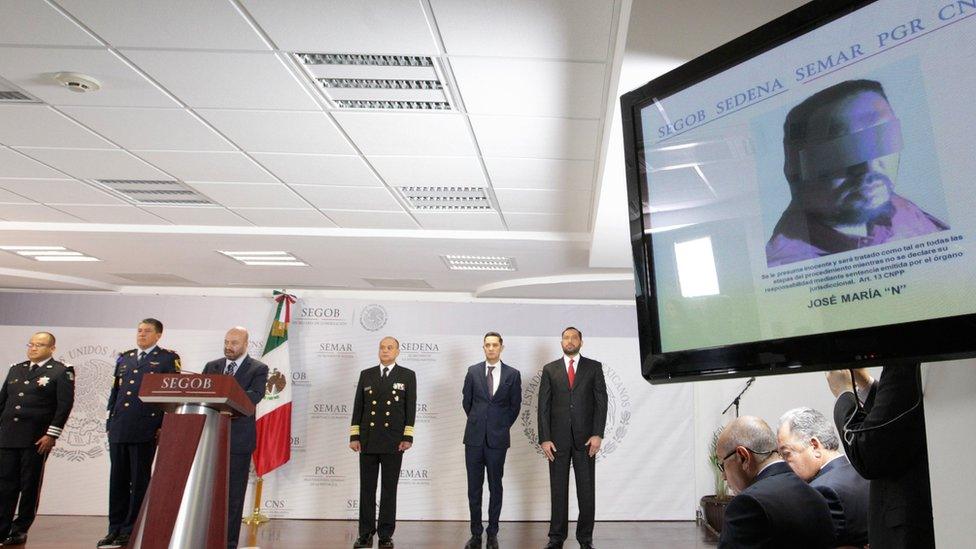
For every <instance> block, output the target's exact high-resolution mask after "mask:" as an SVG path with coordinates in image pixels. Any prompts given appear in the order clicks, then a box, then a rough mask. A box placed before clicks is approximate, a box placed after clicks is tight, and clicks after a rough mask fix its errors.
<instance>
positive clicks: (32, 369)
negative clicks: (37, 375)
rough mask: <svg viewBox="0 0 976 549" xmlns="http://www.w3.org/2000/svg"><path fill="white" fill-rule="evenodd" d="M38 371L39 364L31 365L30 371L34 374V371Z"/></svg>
mask: <svg viewBox="0 0 976 549" xmlns="http://www.w3.org/2000/svg"><path fill="white" fill-rule="evenodd" d="M36 369H37V364H33V363H31V368H30V371H32V372H33V371H34V370H36Z"/></svg>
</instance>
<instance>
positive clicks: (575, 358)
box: [563, 353, 583, 375]
mask: <svg viewBox="0 0 976 549" xmlns="http://www.w3.org/2000/svg"><path fill="white" fill-rule="evenodd" d="M582 357H583V355H581V354H579V353H576V356H569V355H563V366H565V367H566V375H569V360H570V359H572V360H573V372H575V373H579V361H580V358H582Z"/></svg>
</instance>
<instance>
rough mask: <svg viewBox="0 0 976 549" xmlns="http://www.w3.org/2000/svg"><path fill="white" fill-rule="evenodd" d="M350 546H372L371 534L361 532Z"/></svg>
mask: <svg viewBox="0 0 976 549" xmlns="http://www.w3.org/2000/svg"><path fill="white" fill-rule="evenodd" d="M352 546H353V547H354V548H356V549H358V548H360V547H372V546H373V535H372V534H369V535H367V534H362V535H361V536H359V537H358V538H356V541H354V542H353V544H352Z"/></svg>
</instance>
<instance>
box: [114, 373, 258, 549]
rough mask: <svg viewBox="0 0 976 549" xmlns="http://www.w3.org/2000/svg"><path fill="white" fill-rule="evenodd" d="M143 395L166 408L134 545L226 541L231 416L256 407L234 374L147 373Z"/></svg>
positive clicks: (220, 545)
mask: <svg viewBox="0 0 976 549" xmlns="http://www.w3.org/2000/svg"><path fill="white" fill-rule="evenodd" d="M139 398H141V399H142V401H143V402H147V403H152V404H159V405H162V406H163V408H164V409H165V410H166V416H165V417H164V418H163V429H162V433H161V434H160V436H159V449H158V450H157V452H156V467H155V469H154V470H153V475H152V480H151V481H150V482H149V488H148V490H147V491H146V497H145V499H144V500H143V502H142V508H141V509H140V510H139V518H138V519H137V520H136V524H135V526H134V528H133V530H132V537H131V538H130V539H131V541H130V542H129V545H128V546H127V547H129V548H130V549H134V548H138V549H203V548H206V549H225V548H226V547H227V476H228V460H229V459H230V418H231V417H232V416H248V415H253V414H254V404H252V403H251V401H250V399H248V398H247V395H246V394H245V393H244V390H243V389H241V386H240V385H238V384H237V381H236V380H235V379H234V377H233V376H225V375H199V374H146V376H145V377H144V378H143V380H142V387H141V389H140V390H139Z"/></svg>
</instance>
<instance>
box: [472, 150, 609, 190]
mask: <svg viewBox="0 0 976 549" xmlns="http://www.w3.org/2000/svg"><path fill="white" fill-rule="evenodd" d="M485 166H487V168H488V176H489V177H491V186H492V187H495V188H496V189H589V188H591V187H592V186H593V161H592V160H551V159H547V158H497V157H488V158H485Z"/></svg>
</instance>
